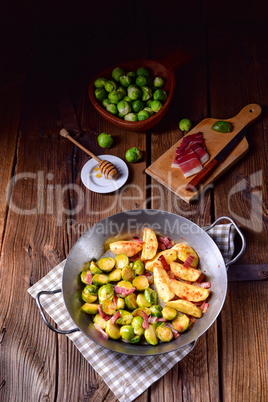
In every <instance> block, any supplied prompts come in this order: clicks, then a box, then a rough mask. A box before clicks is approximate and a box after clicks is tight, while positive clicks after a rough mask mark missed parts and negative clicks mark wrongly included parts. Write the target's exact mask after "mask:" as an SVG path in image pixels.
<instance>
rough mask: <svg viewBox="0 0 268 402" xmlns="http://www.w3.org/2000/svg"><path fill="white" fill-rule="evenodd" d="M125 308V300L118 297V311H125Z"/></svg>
mask: <svg viewBox="0 0 268 402" xmlns="http://www.w3.org/2000/svg"><path fill="white" fill-rule="evenodd" d="M124 308H125V300H124V299H122V297H118V298H117V303H116V310H124Z"/></svg>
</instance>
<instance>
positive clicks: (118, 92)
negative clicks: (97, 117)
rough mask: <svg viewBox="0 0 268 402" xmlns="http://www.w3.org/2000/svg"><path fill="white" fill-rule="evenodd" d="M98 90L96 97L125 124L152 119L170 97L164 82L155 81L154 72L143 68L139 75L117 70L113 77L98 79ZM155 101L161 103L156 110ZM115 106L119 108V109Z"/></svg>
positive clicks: (138, 72)
mask: <svg viewBox="0 0 268 402" xmlns="http://www.w3.org/2000/svg"><path fill="white" fill-rule="evenodd" d="M94 86H95V88H96V89H95V92H94V93H95V97H96V99H97V100H98V101H99V102H100V104H101V105H102V106H103V107H104V108H105V109H106V111H107V112H109V113H111V114H112V115H114V116H116V117H118V118H120V119H124V120H125V121H133V122H135V121H143V120H146V119H148V118H149V117H151V116H153V115H154V114H155V113H157V112H159V110H160V109H161V108H162V106H163V104H164V103H165V102H166V100H167V97H168V94H167V93H166V91H165V90H164V89H163V88H164V87H165V80H164V78H163V77H159V76H156V77H154V76H153V75H152V73H151V72H150V70H149V69H148V68H146V67H143V66H140V67H139V68H137V70H136V71H127V72H126V71H124V70H123V69H122V68H120V67H116V68H115V69H114V70H113V71H112V74H111V76H110V77H105V78H104V77H99V78H97V79H96V80H95V81H94ZM153 101H159V102H160V103H155V104H154V107H152V106H151V104H152V102H153ZM122 102H127V103H122ZM145 102H146V104H145ZM113 105H117V108H116V107H114V106H113Z"/></svg>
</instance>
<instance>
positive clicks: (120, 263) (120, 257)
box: [115, 254, 129, 269]
mask: <svg viewBox="0 0 268 402" xmlns="http://www.w3.org/2000/svg"><path fill="white" fill-rule="evenodd" d="M128 265H129V258H128V256H127V255H126V254H117V255H116V256H115V267H116V268H121V269H122V268H125V267H127V266H128Z"/></svg>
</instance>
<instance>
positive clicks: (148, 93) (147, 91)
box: [141, 87, 153, 101]
mask: <svg viewBox="0 0 268 402" xmlns="http://www.w3.org/2000/svg"><path fill="white" fill-rule="evenodd" d="M141 94H142V96H141V99H142V100H143V101H147V100H148V99H150V98H151V97H152V96H153V93H152V90H151V88H149V87H141Z"/></svg>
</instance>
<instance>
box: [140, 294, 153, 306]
mask: <svg viewBox="0 0 268 402" xmlns="http://www.w3.org/2000/svg"><path fill="white" fill-rule="evenodd" d="M137 305H138V306H139V307H150V306H151V303H148V301H147V300H146V299H145V297H144V295H143V294H142V293H139V294H138V296H137Z"/></svg>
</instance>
